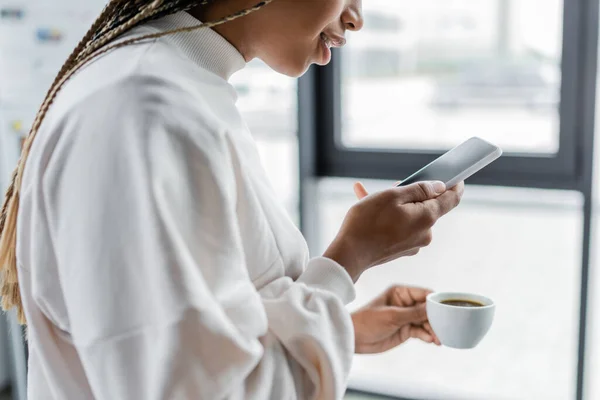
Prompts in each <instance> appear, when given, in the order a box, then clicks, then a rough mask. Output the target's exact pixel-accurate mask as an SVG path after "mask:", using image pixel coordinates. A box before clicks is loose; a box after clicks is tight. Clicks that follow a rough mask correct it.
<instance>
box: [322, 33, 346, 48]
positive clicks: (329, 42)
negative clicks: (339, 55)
mask: <svg viewBox="0 0 600 400" xmlns="http://www.w3.org/2000/svg"><path fill="white" fill-rule="evenodd" d="M321 40H322V41H323V42H324V43H325V45H326V46H327V48H328V49H330V48H332V47H342V46H344V45H345V44H346V39H345V38H344V37H343V36H337V35H333V34H326V33H325V32H322V33H321Z"/></svg>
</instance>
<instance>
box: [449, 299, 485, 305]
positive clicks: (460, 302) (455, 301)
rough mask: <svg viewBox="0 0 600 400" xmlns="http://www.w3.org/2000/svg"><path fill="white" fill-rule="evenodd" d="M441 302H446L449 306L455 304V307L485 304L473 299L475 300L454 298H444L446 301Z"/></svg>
mask: <svg viewBox="0 0 600 400" xmlns="http://www.w3.org/2000/svg"><path fill="white" fill-rule="evenodd" d="M440 303H442V304H446V305H448V306H454V307H483V306H484V304H482V303H479V302H478V301H473V300H458V299H452V300H444V301H441V302H440Z"/></svg>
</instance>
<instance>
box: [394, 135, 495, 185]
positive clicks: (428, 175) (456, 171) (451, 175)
mask: <svg viewBox="0 0 600 400" xmlns="http://www.w3.org/2000/svg"><path fill="white" fill-rule="evenodd" d="M501 155H502V149H501V148H500V147H498V146H496V145H493V144H491V143H489V142H487V141H485V140H483V139H481V138H478V137H472V138H470V139H468V140H467V141H465V142H463V143H461V144H459V145H458V146H456V147H455V148H453V149H451V150H449V151H448V152H446V153H445V154H443V155H441V156H440V157H438V158H437V159H435V160H434V161H432V162H431V163H429V164H427V165H426V166H425V167H423V168H421V169H420V170H418V171H417V172H415V173H414V174H412V175H411V176H409V177H408V178H406V179H405V180H403V181H402V182H401V183H400V184H399V185H398V186H406V185H410V184H412V183H415V182H422V181H442V182H444V183H445V184H446V187H447V188H448V189H451V188H452V187H454V186H455V185H456V184H457V183H459V182H462V181H464V180H465V179H467V178H468V177H470V176H471V175H473V174H475V173H476V172H477V171H479V170H481V169H482V168H484V167H486V166H487V165H489V164H490V163H492V162H493V161H495V160H496V159H498V158H499V157H500V156H501Z"/></svg>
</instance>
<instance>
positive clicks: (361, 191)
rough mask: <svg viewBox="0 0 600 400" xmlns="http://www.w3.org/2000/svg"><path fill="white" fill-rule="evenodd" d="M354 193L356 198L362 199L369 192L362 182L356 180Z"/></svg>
mask: <svg viewBox="0 0 600 400" xmlns="http://www.w3.org/2000/svg"><path fill="white" fill-rule="evenodd" d="M354 194H355V195H356V198H357V199H358V200H362V199H364V198H365V197H367V196H368V195H369V192H367V189H365V186H364V185H363V184H362V183H360V182H356V183H355V184H354Z"/></svg>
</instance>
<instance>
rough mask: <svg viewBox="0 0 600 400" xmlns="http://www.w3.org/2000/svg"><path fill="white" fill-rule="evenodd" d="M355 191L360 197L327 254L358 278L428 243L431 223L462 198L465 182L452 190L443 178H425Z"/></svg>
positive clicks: (359, 185) (410, 254) (357, 187)
mask: <svg viewBox="0 0 600 400" xmlns="http://www.w3.org/2000/svg"><path fill="white" fill-rule="evenodd" d="M354 191H355V193H356V195H357V197H358V198H359V202H358V203H356V204H355V205H354V206H352V208H351V209H350V210H349V211H348V214H347V215H346V218H345V219H344V222H343V224H342V227H341V228H340V231H339V233H338V234H337V236H336V238H335V239H334V241H333V242H332V243H331V245H330V246H329V248H328V249H327V250H326V251H325V254H324V256H325V257H328V258H331V259H332V260H334V261H337V262H338V263H339V264H340V265H342V266H343V267H344V268H345V269H346V270H347V271H348V273H349V274H350V276H351V277H352V279H353V280H354V281H356V280H357V279H358V278H359V277H360V275H361V274H362V273H363V272H364V271H366V270H367V269H369V268H371V267H373V266H376V265H380V264H383V263H386V262H388V261H392V260H394V259H396V258H398V257H403V256H412V255H415V254H417V253H418V252H419V249H421V248H423V247H425V246H428V245H429V244H430V243H431V240H432V233H431V228H432V227H433V225H434V224H435V223H436V222H437V220H438V219H439V218H441V217H442V216H443V215H445V214H447V213H448V212H450V211H451V210H452V209H453V208H455V207H456V206H457V205H458V204H459V203H460V200H461V198H462V194H463V191H464V185H463V184H462V183H460V184H459V185H457V186H455V187H454V188H452V189H451V190H446V188H445V186H444V184H443V183H442V182H420V183H415V184H412V185H409V186H405V187H394V188H391V189H388V190H384V191H382V192H379V193H374V194H372V195H369V194H368V193H367V191H366V190H365V188H364V187H363V186H362V185H361V184H360V183H358V184H356V185H355V187H354Z"/></svg>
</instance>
